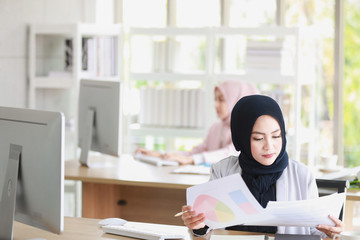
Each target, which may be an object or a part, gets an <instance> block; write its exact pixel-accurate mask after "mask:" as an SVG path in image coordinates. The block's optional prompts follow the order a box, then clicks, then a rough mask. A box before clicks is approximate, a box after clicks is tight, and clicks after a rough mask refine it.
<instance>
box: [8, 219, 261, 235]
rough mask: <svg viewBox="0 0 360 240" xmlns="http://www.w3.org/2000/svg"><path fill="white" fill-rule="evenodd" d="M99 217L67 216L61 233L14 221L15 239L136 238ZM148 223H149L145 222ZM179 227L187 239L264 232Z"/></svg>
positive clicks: (159, 226) (161, 228) (164, 226)
mask: <svg viewBox="0 0 360 240" xmlns="http://www.w3.org/2000/svg"><path fill="white" fill-rule="evenodd" d="M98 221H99V219H90V218H72V217H65V219H64V232H63V233H62V234H60V235H58V234H55V233H50V232H48V231H44V230H41V229H38V228H34V227H31V226H28V225H25V224H22V223H20V222H16V221H15V222H14V236H13V239H14V240H24V239H31V238H44V239H46V240H74V239H76V240H85V239H86V240H114V239H119V240H134V238H129V237H123V236H118V235H111V234H105V233H103V231H102V230H101V228H99V227H98V224H97V223H98ZM144 224H147V223H144ZM151 225H152V226H154V229H155V230H156V229H159V230H164V228H166V227H167V226H166V225H162V224H151ZM171 227H172V228H177V229H178V231H179V233H181V234H184V235H185V236H186V238H185V240H209V239H210V237H211V234H217V235H257V234H262V233H251V232H239V231H230V230H214V231H212V232H211V233H210V234H208V235H207V236H206V237H195V236H193V235H192V233H190V231H189V230H188V228H187V227H185V226H171Z"/></svg>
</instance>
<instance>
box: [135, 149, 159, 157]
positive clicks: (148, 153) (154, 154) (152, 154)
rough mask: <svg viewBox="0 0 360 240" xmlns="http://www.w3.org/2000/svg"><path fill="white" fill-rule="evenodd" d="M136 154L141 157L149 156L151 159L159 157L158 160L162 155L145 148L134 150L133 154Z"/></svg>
mask: <svg viewBox="0 0 360 240" xmlns="http://www.w3.org/2000/svg"><path fill="white" fill-rule="evenodd" d="M137 153H141V154H143V155H146V156H151V157H159V158H162V157H163V154H162V153H160V152H157V151H152V150H148V149H146V148H137V149H136V150H135V154H137Z"/></svg>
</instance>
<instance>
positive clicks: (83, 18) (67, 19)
mask: <svg viewBox="0 0 360 240" xmlns="http://www.w3.org/2000/svg"><path fill="white" fill-rule="evenodd" d="M96 2H97V1H96V0H31V1H28V0H0V23H1V24H0V105H1V106H11V107H26V106H27V64H28V61H27V56H28V34H27V32H28V28H27V26H28V24H29V23H44V24H46V23H76V22H95V20H96V7H95V6H97V5H96Z"/></svg>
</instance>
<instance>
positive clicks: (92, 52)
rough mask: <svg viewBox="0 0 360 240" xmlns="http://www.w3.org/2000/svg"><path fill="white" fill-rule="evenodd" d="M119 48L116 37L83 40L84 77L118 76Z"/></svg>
mask: <svg viewBox="0 0 360 240" xmlns="http://www.w3.org/2000/svg"><path fill="white" fill-rule="evenodd" d="M116 53H117V48H116V39H115V38H114V37H96V38H83V39H82V75H84V76H114V75H116V72H117V71H116V70H117V69H116V63H117V58H116Z"/></svg>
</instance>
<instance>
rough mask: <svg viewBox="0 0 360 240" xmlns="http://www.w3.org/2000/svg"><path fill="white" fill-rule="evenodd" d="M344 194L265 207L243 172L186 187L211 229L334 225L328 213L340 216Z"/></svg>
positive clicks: (189, 199)
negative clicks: (237, 226) (244, 178)
mask: <svg viewBox="0 0 360 240" xmlns="http://www.w3.org/2000/svg"><path fill="white" fill-rule="evenodd" d="M345 197H346V196H345V193H340V194H339V193H335V194H332V195H328V196H324V197H320V198H316V199H310V200H299V201H289V202H284V201H282V202H279V201H277V202H269V203H268V206H267V207H266V208H265V209H264V208H263V207H262V206H261V205H260V204H259V203H258V201H257V200H256V199H255V198H254V196H253V195H252V194H251V192H250V191H249V189H248V188H247V186H246V184H245V182H244V181H243V179H242V177H241V176H240V174H234V175H231V176H227V177H224V178H221V179H217V180H214V181H210V182H207V183H204V184H200V185H196V186H193V187H190V188H188V189H187V192H186V199H187V204H188V205H191V206H192V207H193V209H194V210H195V211H196V212H198V213H204V214H205V217H206V220H205V224H206V225H208V226H209V227H210V228H212V229H217V228H224V227H228V226H233V225H240V224H244V225H264V226H310V227H315V226H316V225H318V224H327V225H334V223H333V222H332V221H331V220H330V219H329V217H328V215H329V214H332V215H333V216H339V214H340V210H341V207H342V205H343V204H344V201H345Z"/></svg>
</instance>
